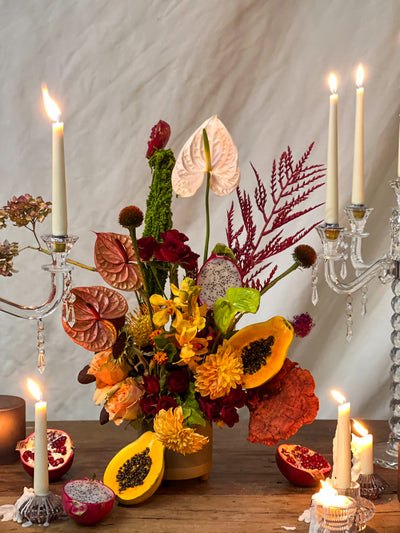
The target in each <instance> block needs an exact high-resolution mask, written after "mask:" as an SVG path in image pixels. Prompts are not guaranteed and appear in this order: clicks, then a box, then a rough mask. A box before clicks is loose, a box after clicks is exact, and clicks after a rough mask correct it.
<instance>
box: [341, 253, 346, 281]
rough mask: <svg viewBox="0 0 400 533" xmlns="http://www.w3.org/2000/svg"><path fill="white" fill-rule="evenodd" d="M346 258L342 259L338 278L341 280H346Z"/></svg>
mask: <svg viewBox="0 0 400 533" xmlns="http://www.w3.org/2000/svg"><path fill="white" fill-rule="evenodd" d="M346 259H347V258H346V257H344V258H343V261H342V266H341V268H340V277H341V278H342V279H346V277H347V264H346Z"/></svg>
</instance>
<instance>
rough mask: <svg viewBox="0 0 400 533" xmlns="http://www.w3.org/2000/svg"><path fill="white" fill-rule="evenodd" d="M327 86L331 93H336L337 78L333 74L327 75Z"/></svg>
mask: <svg viewBox="0 0 400 533" xmlns="http://www.w3.org/2000/svg"><path fill="white" fill-rule="evenodd" d="M329 88H330V90H331V93H332V94H336V91H337V78H336V76H335V75H334V74H331V75H330V76H329Z"/></svg>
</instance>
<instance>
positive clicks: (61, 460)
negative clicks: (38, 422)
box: [16, 429, 74, 481]
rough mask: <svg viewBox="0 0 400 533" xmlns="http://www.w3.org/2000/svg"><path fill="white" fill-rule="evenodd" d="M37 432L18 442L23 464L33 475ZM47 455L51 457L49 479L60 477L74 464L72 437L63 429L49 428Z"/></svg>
mask: <svg viewBox="0 0 400 533" xmlns="http://www.w3.org/2000/svg"><path fill="white" fill-rule="evenodd" d="M34 448H35V433H31V435H29V437H26V439H24V440H21V441H19V442H18V443H17V448H16V449H17V450H18V451H19V455H20V459H21V462H22V466H23V467H24V469H25V470H26V471H27V472H28V474H29V475H30V476H32V477H33V470H34V464H35V453H34ZM47 455H48V458H49V480H50V481H53V480H55V479H59V478H60V477H61V476H63V475H64V474H66V473H67V472H68V470H69V469H70V468H71V466H72V461H73V458H74V449H73V443H72V440H71V437H70V436H69V435H68V433H66V432H65V431H62V430H61V429H48V430H47Z"/></svg>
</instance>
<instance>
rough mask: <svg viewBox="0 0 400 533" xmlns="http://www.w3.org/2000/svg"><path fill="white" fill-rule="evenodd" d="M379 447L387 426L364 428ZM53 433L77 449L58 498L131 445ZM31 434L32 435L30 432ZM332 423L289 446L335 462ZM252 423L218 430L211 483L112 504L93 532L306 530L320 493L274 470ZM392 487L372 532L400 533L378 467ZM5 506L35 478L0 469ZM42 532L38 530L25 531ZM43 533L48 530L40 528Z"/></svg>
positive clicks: (167, 486)
mask: <svg viewBox="0 0 400 533" xmlns="http://www.w3.org/2000/svg"><path fill="white" fill-rule="evenodd" d="M366 425H367V427H368V428H369V429H370V430H371V431H372V432H373V433H374V437H375V441H379V440H384V439H385V438H386V437H387V434H388V426H387V422H385V421H371V422H370V423H366ZM49 427H57V428H62V429H65V430H66V431H67V432H68V433H69V434H70V435H71V437H72V438H73V440H74V443H75V459H74V463H73V465H72V468H71V470H70V471H69V472H68V473H67V474H66V475H65V477H64V478H63V479H62V480H59V481H56V482H53V483H52V484H51V486H50V488H51V490H52V491H53V492H54V493H56V494H61V491H62V486H63V484H64V483H65V481H67V480H69V479H76V478H84V477H92V475H93V474H95V475H96V477H97V479H101V478H102V475H103V472H104V469H105V467H106V465H107V463H108V461H109V460H110V459H111V457H112V456H113V455H114V454H115V453H116V452H117V451H118V450H119V449H120V448H121V447H122V446H124V445H125V444H127V443H128V442H130V441H131V440H132V435H133V434H134V432H133V430H132V429H131V428H129V427H128V428H126V429H123V428H121V427H119V428H117V427H116V426H114V425H112V424H111V423H110V424H108V425H106V426H100V425H99V424H98V422H95V421H90V422H87V421H85V422H52V423H49ZM29 429H30V428H28V431H29ZM334 430H335V421H333V420H329V421H326V420H317V421H315V422H314V423H313V424H311V425H309V426H304V427H303V428H302V429H301V430H300V431H299V432H298V433H297V435H295V436H294V437H292V438H291V439H290V441H291V442H295V443H298V444H302V445H304V446H307V447H311V448H313V449H316V450H317V451H319V452H321V453H322V454H324V455H325V456H326V458H327V459H328V460H331V458H332V453H331V452H332V437H333V434H334ZM246 436H247V422H246V421H245V420H243V421H242V422H241V423H239V424H238V425H237V426H235V427H234V428H232V429H228V428H224V429H218V428H215V429H214V447H213V450H214V457H213V468H212V471H211V473H210V476H209V479H208V481H200V480H188V481H173V482H172V481H168V482H164V483H163V484H162V485H161V487H160V488H159V489H158V491H157V492H156V494H155V495H154V496H153V497H152V498H150V499H149V500H147V501H146V502H144V503H142V504H140V505H138V506H134V507H122V506H118V505H114V507H113V509H112V511H111V513H110V514H109V515H108V516H107V517H106V518H105V519H104V520H102V521H101V522H98V523H97V524H96V525H94V526H91V527H90V530H91V531H107V532H109V533H125V532H129V533H133V532H135V533H141V532H146V533H176V532H179V533H186V532H190V533H200V532H201V533H209V532H218V533H232V532H240V533H258V532H263V533H273V532H284V531H285V529H284V528H283V526H291V527H296V531H297V532H299V533H303V532H304V533H306V532H308V528H309V526H308V525H307V524H305V523H304V522H299V521H298V520H297V519H298V517H299V515H301V514H302V512H303V511H304V510H305V509H307V508H308V507H309V505H310V498H311V496H312V494H313V493H315V492H317V490H316V489H313V488H309V489H304V488H300V487H295V486H293V485H291V484H290V483H289V482H288V481H287V480H286V479H285V478H284V477H283V476H282V475H281V474H280V472H279V470H278V468H277V467H276V464H275V459H274V455H275V447H274V448H269V447H266V446H263V445H261V444H251V443H249V442H248V441H247V440H246ZM376 472H377V473H378V474H379V475H380V476H381V477H382V478H383V479H384V480H385V481H386V482H387V483H388V488H387V492H386V493H385V494H384V495H383V496H382V498H381V499H379V500H377V501H376V502H375V505H376V514H375V516H374V518H373V519H372V520H371V521H370V522H368V526H367V529H366V532H367V533H372V532H377V533H399V532H400V503H399V501H398V499H397V494H396V491H397V471H394V470H385V469H381V468H379V467H376ZM0 473H1V474H0V505H3V504H6V503H15V501H16V500H17V499H18V497H19V496H20V495H21V494H22V492H23V488H24V487H25V486H27V487H32V480H31V478H30V477H29V476H28V475H27V474H26V473H25V471H24V470H23V468H22V466H21V465H20V464H19V463H15V464H13V465H6V466H4V465H3V466H0ZM84 527H85V526H79V525H77V524H76V523H75V522H73V521H72V520H70V519H64V520H58V521H56V522H53V523H52V524H51V525H50V529H49V530H52V531H54V532H57V533H58V532H60V533H61V532H77V531H78V532H79V531H83V529H82V528H84ZM32 530H39V526H35V527H32V528H30V530H28V531H32ZM0 531H1V533H8V532H16V531H18V532H21V525H19V524H16V523H15V522H0ZM40 531H43V529H42V528H41V529H40Z"/></svg>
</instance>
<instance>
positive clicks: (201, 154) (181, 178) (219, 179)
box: [172, 115, 240, 197]
mask: <svg viewBox="0 0 400 533" xmlns="http://www.w3.org/2000/svg"><path fill="white" fill-rule="evenodd" d="M203 130H206V133H207V136H206V137H207V138H208V143H209V147H210V162H211V164H209V165H208V164H207V158H206V154H205V149H204V135H203ZM207 173H209V174H210V187H211V190H212V191H213V192H214V193H215V194H216V195H218V196H226V195H228V194H230V193H231V192H232V191H234V190H235V189H236V187H237V186H238V185H239V181H240V169H239V155H238V151H237V148H236V146H235V144H234V142H233V140H232V137H231V136H230V134H229V132H228V130H227V129H226V128H225V126H224V125H223V123H222V122H221V121H220V120H219V118H218V117H217V115H213V116H212V117H211V118H209V119H207V120H206V121H205V122H203V124H202V125H201V126H200V127H199V128H198V129H197V130H196V131H195V132H194V133H193V135H192V136H191V137H190V138H189V140H188V141H186V143H185V145H184V146H183V148H182V150H181V151H180V153H179V155H178V157H177V159H176V163H175V167H174V170H173V172H172V187H173V189H174V191H175V193H176V194H177V195H178V196H183V197H189V196H193V195H194V194H195V193H196V191H197V189H198V188H199V187H200V186H201V184H202V182H203V180H204V177H205V176H206V175H207Z"/></svg>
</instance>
